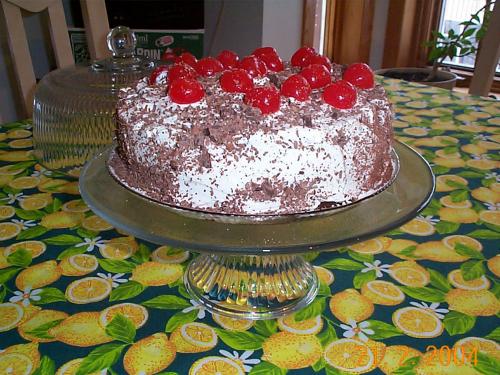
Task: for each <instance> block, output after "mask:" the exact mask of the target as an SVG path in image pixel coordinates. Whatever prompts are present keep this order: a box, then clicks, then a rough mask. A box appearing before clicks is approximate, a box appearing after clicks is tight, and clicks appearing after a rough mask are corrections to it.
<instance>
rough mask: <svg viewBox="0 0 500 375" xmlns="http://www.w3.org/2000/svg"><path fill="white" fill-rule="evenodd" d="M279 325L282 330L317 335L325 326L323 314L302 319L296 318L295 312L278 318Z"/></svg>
mask: <svg viewBox="0 0 500 375" xmlns="http://www.w3.org/2000/svg"><path fill="white" fill-rule="evenodd" d="M278 327H279V329H280V330H282V331H286V332H290V333H297V334H299V335H315V334H317V333H318V332H320V331H321V329H322V328H323V319H321V315H317V316H315V317H314V318H310V319H305V320H301V321H297V320H295V314H291V315H288V316H285V317H281V318H279V319H278Z"/></svg>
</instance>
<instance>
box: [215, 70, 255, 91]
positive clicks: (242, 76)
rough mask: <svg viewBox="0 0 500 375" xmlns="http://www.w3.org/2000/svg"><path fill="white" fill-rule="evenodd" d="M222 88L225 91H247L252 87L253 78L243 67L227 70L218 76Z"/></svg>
mask: <svg viewBox="0 0 500 375" xmlns="http://www.w3.org/2000/svg"><path fill="white" fill-rule="evenodd" d="M219 82H220V86H221V87H222V90H224V91H226V92H248V91H250V90H251V89H253V80H252V77H251V76H250V74H248V73H247V71H246V70H244V69H233V70H227V71H225V72H224V73H222V75H221V76H220V78H219Z"/></svg>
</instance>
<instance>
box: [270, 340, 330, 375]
mask: <svg viewBox="0 0 500 375" xmlns="http://www.w3.org/2000/svg"><path fill="white" fill-rule="evenodd" d="M262 350H263V354H262V360H264V361H267V362H271V363H272V364H274V365H276V366H278V367H281V368H283V369H288V370H293V369H301V368H306V367H309V366H311V365H313V364H315V363H316V362H318V360H319V359H320V358H321V353H322V352H323V349H322V347H321V343H320V341H319V340H318V338H317V337H316V336H314V335H298V334H296V333H290V332H278V333H274V334H273V335H271V336H270V337H268V338H267V339H266V340H265V341H264V342H263V344H262ZM292 353H293V354H292Z"/></svg>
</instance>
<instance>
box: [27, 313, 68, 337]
mask: <svg viewBox="0 0 500 375" xmlns="http://www.w3.org/2000/svg"><path fill="white" fill-rule="evenodd" d="M68 316H69V315H68V314H67V313H65V312H63V311H57V310H49V309H46V310H40V311H38V312H37V313H35V314H34V315H33V316H32V317H31V318H29V319H28V320H26V321H25V322H23V323H22V324H20V325H19V327H17V331H18V332H19V335H20V336H21V337H22V338H23V339H25V340H28V341H34V342H51V341H55V340H56V339H55V338H46V337H44V338H41V337H39V336H37V335H34V334H33V333H32V332H33V331H34V330H35V329H36V328H38V327H40V326H42V325H46V324H50V323H53V324H54V325H57V324H58V323H57V321H59V320H64V319H66V318H67V317H68Z"/></svg>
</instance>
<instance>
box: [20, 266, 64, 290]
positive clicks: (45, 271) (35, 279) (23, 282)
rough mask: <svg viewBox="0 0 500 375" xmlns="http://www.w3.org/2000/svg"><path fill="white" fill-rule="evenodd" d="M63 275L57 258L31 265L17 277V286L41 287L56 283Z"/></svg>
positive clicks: (21, 287)
mask: <svg viewBox="0 0 500 375" xmlns="http://www.w3.org/2000/svg"><path fill="white" fill-rule="evenodd" d="M60 277H61V270H60V269H59V267H58V266H57V262H56V261H55V260H47V261H45V262H42V263H38V264H35V265H33V266H29V267H28V268H25V269H24V270H22V271H21V272H20V273H19V274H18V275H17V277H16V287H17V288H18V289H19V290H26V289H28V288H31V289H35V288H41V287H44V286H47V285H50V284H52V283H55V282H56V281H57V280H59V278H60Z"/></svg>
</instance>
